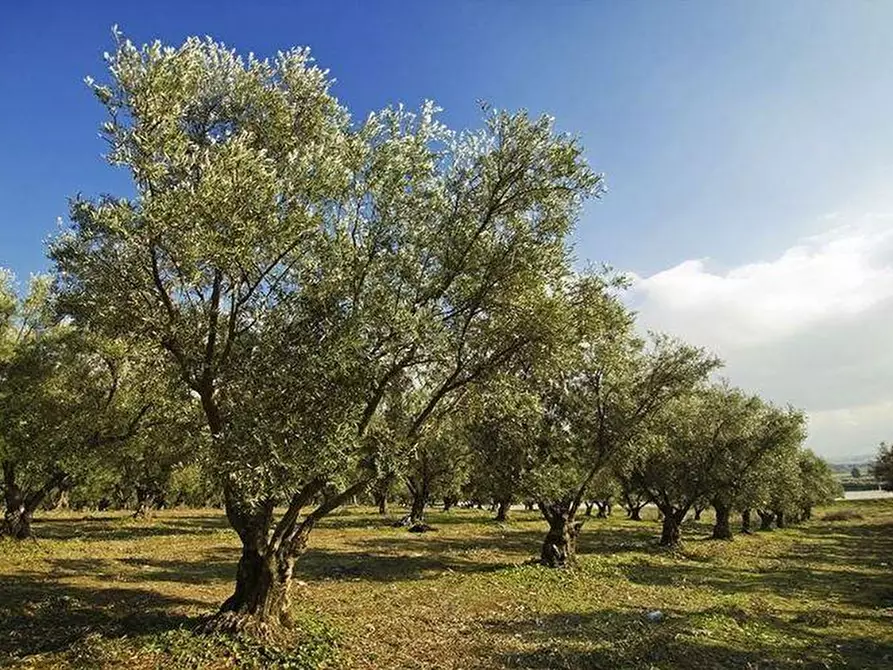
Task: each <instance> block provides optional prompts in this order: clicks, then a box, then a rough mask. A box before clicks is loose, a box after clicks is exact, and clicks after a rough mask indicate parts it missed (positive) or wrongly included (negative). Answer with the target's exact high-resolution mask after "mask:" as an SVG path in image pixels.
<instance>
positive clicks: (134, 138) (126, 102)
mask: <svg viewBox="0 0 893 670" xmlns="http://www.w3.org/2000/svg"><path fill="white" fill-rule="evenodd" d="M108 60H109V71H110V77H109V79H108V81H106V82H103V83H95V82H91V85H92V87H93V90H94V91H95V93H96V95H97V96H98V98H99V99H100V101H101V102H102V103H103V104H104V105H105V107H106V108H107V110H108V120H107V122H106V123H105V125H104V127H103V133H104V135H105V137H106V139H107V141H108V143H109V158H110V160H111V162H112V163H114V164H116V165H121V166H124V167H125V168H127V169H128V170H129V171H130V174H131V175H132V178H133V186H134V191H135V195H134V196H133V197H132V198H130V199H116V198H110V197H104V198H100V199H98V200H95V201H86V200H79V201H77V202H76V203H75V204H74V206H73V209H72V222H73V225H72V227H71V230H70V231H69V232H67V233H66V234H65V235H63V236H61V237H60V239H58V241H57V242H56V243H55V245H54V248H53V251H52V256H53V258H54V259H55V261H56V263H57V266H58V268H59V271H60V273H61V277H62V282H61V283H62V288H63V290H64V293H65V295H66V298H67V306H68V309H69V311H70V313H71V314H72V315H74V317H75V318H76V319H82V320H85V321H86V322H89V323H90V324H93V325H94V327H97V328H100V327H101V328H103V329H106V330H109V331H111V332H120V331H122V330H124V331H127V332H129V333H131V334H132V335H133V336H134V337H136V338H140V339H141V340H143V341H146V342H154V343H158V344H159V345H161V346H162V347H163V348H164V349H165V351H166V352H167V355H168V356H169V358H170V359H171V360H173V361H174V362H175V363H176V365H177V366H178V368H179V371H180V376H181V378H182V382H183V384H185V385H186V386H187V387H188V388H189V389H190V390H191V392H192V393H193V394H194V395H195V396H197V397H198V399H199V400H200V402H201V404H202V407H203V411H204V414H205V418H206V423H207V426H208V428H209V429H210V432H211V434H212V436H213V446H212V452H213V457H212V462H213V463H214V465H215V466H216V469H217V471H218V476H219V478H220V480H221V482H222V485H223V490H224V497H225V506H226V513H227V517H228V519H229V522H230V524H231V525H232V527H233V529H234V530H235V531H236V532H237V533H238V535H239V537H240V539H241V542H242V555H241V559H240V561H239V566H238V570H237V577H236V587H235V591H234V593H233V595H232V596H231V597H230V598H229V599H228V600H227V601H226V602H225V603H224V605H223V607H222V610H221V616H220V617H218V623H220V625H223V626H226V627H230V626H242V625H243V624H245V623H250V624H252V625H256V624H262V626H267V625H275V624H278V623H280V622H281V621H283V619H284V617H286V615H287V613H288V603H289V595H288V593H289V584H290V581H291V574H292V569H293V565H294V561H295V559H296V557H297V556H298V555H299V554H300V553H301V552H302V551H303V549H304V548H305V546H306V543H307V538H308V534H309V533H310V531H311V530H312V528H313V527H314V525H315V524H316V523H317V521H318V520H319V519H320V518H321V517H322V516H324V515H325V514H327V513H329V512H331V511H332V510H333V509H335V508H336V507H338V506H339V505H340V504H341V503H342V502H343V501H345V500H347V499H349V498H350V497H351V496H353V495H354V494H356V493H357V492H359V491H361V490H362V489H363V488H365V487H366V485H367V483H368V482H369V481H370V480H371V479H372V478H374V476H375V475H374V472H373V471H372V469H371V468H369V467H368V458H367V457H368V455H369V451H370V449H371V447H370V444H369V443H370V439H369V438H368V435H369V433H370V431H372V432H375V424H376V423H377V422H378V421H379V420H380V414H381V408H382V404H383V400H384V399H385V398H386V397H387V396H388V394H389V392H390V391H392V390H393V387H394V385H396V384H411V385H412V391H413V397H414V398H415V399H416V402H414V405H413V415H412V416H411V417H410V418H409V419H408V420H407V421H405V423H404V425H405V430H404V434H403V435H400V436H395V439H394V444H396V445H411V444H412V443H413V442H414V441H415V440H417V439H418V438H419V436H420V435H421V434H422V433H423V432H424V430H425V427H426V424H427V423H428V421H429V420H431V419H432V417H435V416H436V414H437V412H438V408H439V407H440V406H441V404H442V403H443V402H444V401H445V400H447V399H449V398H451V397H453V396H455V395H456V394H461V393H462V392H463V391H464V390H465V389H467V388H468V387H469V386H471V385H474V384H476V383H478V382H480V381H481V380H483V379H485V378H487V377H488V376H489V375H491V374H493V373H494V372H495V371H499V370H502V369H506V368H509V367H511V366H512V364H513V361H514V360H515V359H516V358H517V357H518V356H520V355H521V354H523V353H524V352H525V351H526V350H528V349H530V348H532V347H537V346H540V343H541V342H542V340H543V333H544V332H545V331H548V330H549V328H550V327H551V325H550V311H551V309H552V307H551V303H552V295H553V292H554V291H553V287H554V285H555V284H556V283H557V282H559V281H560V280H561V279H562V278H563V277H564V276H565V274H566V273H567V264H568V258H567V257H568V249H567V236H568V234H569V232H570V231H571V228H572V225H573V223H574V221H575V218H576V216H577V214H578V210H579V207H580V205H581V202H582V201H583V199H584V198H585V197H587V196H589V195H592V194H593V193H596V192H597V191H598V189H599V188H600V178H599V177H598V176H597V175H595V174H593V173H592V172H591V171H590V170H589V168H588V167H587V166H586V164H585V162H584V161H583V159H582V156H581V150H580V148H579V146H578V145H577V143H576V141H575V140H574V139H572V138H569V137H565V136H559V135H556V133H555V132H554V131H553V127H552V122H551V120H550V119H549V118H546V117H543V118H539V119H531V118H529V117H528V116H527V115H526V114H524V113H517V114H508V113H497V112H493V113H488V114H487V118H486V123H485V125H484V127H483V128H482V129H481V130H479V131H475V132H468V133H460V134H456V133H452V132H450V131H448V130H447V129H446V128H444V127H443V125H442V124H441V123H439V122H438V121H437V119H436V109H435V108H434V107H433V105H431V104H426V105H424V106H423V107H422V109H421V111H420V112H419V113H418V114H412V113H409V112H407V111H406V110H404V109H403V108H402V107H397V108H394V109H387V110H385V111H383V112H380V113H376V114H371V115H370V116H369V117H368V118H367V119H366V120H365V121H363V122H362V123H353V122H352V121H351V119H350V117H349V115H348V113H347V110H345V109H344V108H343V107H342V106H340V105H339V103H338V102H337V100H336V99H335V98H334V97H333V96H332V95H331V93H330V91H329V83H330V82H329V80H328V78H327V75H326V72H325V71H323V70H321V69H319V68H318V67H316V66H315V65H313V63H312V61H311V59H310V56H309V54H308V52H307V51H306V50H303V49H298V50H292V51H288V52H284V53H280V54H279V55H277V56H276V57H275V58H273V59H271V60H261V59H258V58H256V57H254V56H248V57H247V58H241V57H239V56H238V55H237V54H235V53H234V52H232V51H229V50H227V49H225V48H224V47H223V46H221V45H219V44H216V43H214V42H213V41H211V40H199V39H189V40H187V41H186V42H185V43H184V44H183V45H182V46H180V47H179V48H170V47H166V46H163V45H161V44H159V43H155V44H150V45H147V46H144V47H142V48H139V47H136V46H134V45H133V44H131V43H130V42H128V41H126V40H123V39H121V38H120V37H119V38H118V44H117V47H116V49H115V50H114V52H113V53H112V54H111V55H110V56H109V59H108ZM379 447H380V445H376V447H375V448H379ZM279 504H282V505H284V506H285V508H286V511H285V512H284V514H282V515H281V516H279V517H278V518H276V517H275V515H274V508H275V507H276V506H277V505H279Z"/></svg>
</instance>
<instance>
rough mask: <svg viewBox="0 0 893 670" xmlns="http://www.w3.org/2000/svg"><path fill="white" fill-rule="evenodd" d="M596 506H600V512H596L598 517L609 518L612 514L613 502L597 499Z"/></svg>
mask: <svg viewBox="0 0 893 670" xmlns="http://www.w3.org/2000/svg"><path fill="white" fill-rule="evenodd" d="M595 506H596V507H598V514H596V515H595V516H596V518H597V519H607V518H608V516H609V515H610V514H611V503H610V502H609V501H607V500H606V501H604V502H601V501H598V500H596V501H595Z"/></svg>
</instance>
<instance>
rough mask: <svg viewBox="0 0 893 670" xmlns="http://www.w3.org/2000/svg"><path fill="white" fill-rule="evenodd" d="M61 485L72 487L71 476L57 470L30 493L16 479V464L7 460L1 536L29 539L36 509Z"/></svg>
mask: <svg viewBox="0 0 893 670" xmlns="http://www.w3.org/2000/svg"><path fill="white" fill-rule="evenodd" d="M60 486H69V487H70V478H69V477H68V476H67V475H65V474H64V473H62V472H57V473H56V474H54V475H53V476H52V477H50V478H49V479H48V480H47V482H46V483H45V484H44V485H43V486H42V487H41V488H39V489H37V490H36V491H31V492H30V493H28V492H26V491H24V490H23V489H22V488H21V487H20V486H19V485H18V482H17V481H16V473H15V465H13V464H12V463H10V462H9V461H5V462H4V463H3V497H4V503H5V504H6V512H5V513H4V515H3V525H2V527H0V536H2V535H8V536H9V537H11V538H13V539H16V540H27V539H28V538H29V537H31V522H32V521H33V520H34V512H35V510H36V509H37V508H38V507H39V506H40V504H41V503H42V502H43V501H44V500H45V499H46V497H47V496H48V495H49V494H50V493H51V492H52V491H53V490H54V489H56V488H57V487H60Z"/></svg>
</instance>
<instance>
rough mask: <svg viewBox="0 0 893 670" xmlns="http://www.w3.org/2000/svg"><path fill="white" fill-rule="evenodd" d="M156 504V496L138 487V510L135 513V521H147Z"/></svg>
mask: <svg viewBox="0 0 893 670" xmlns="http://www.w3.org/2000/svg"><path fill="white" fill-rule="evenodd" d="M154 502H155V496H153V495H152V493H151V491H149V490H148V489H146V488H143V487H141V486H137V487H136V510H134V512H133V518H134V519H146V518H148V517H149V516H151V514H152V506H153V503H154Z"/></svg>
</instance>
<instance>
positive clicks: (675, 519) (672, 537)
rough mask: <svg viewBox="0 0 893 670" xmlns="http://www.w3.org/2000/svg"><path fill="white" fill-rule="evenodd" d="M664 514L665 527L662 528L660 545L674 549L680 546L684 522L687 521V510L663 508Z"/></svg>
mask: <svg viewBox="0 0 893 670" xmlns="http://www.w3.org/2000/svg"><path fill="white" fill-rule="evenodd" d="M661 512H662V514H663V517H664V518H663V526H662V528H661V534H660V543H661V546H664V547H674V546H676V545H677V544H679V540H680V538H681V537H682V521H683V520H684V519H685V514H686V513H687V512H688V510H687V509H684V508H683V509H679V510H677V509H675V508H673V507H669V508H666V509H664V508H661Z"/></svg>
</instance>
